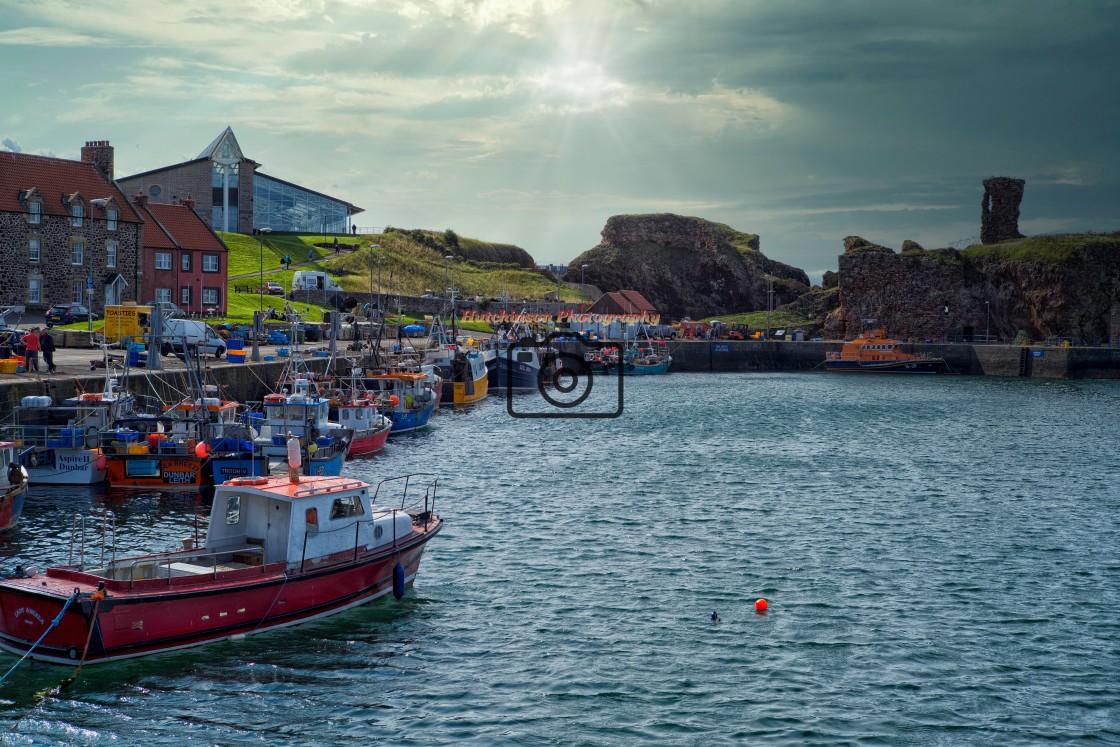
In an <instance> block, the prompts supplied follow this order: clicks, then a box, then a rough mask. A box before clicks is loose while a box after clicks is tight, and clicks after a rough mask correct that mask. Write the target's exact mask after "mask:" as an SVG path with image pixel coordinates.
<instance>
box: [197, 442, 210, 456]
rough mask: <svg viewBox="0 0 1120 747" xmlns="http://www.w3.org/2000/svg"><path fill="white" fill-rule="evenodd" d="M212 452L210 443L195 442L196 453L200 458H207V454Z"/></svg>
mask: <svg viewBox="0 0 1120 747" xmlns="http://www.w3.org/2000/svg"><path fill="white" fill-rule="evenodd" d="M209 453H210V444H208V443H206V442H205V441H199V442H198V443H197V444H195V447H194V455H195V456H196V457H198V458H199V459H205V458H206V455H207V454H209Z"/></svg>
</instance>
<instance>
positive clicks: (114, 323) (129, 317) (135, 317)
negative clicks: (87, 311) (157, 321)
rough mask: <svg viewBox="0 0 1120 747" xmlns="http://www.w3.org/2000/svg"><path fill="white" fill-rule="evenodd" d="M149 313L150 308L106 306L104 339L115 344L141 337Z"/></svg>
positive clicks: (146, 324) (150, 311)
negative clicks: (129, 338)
mask: <svg viewBox="0 0 1120 747" xmlns="http://www.w3.org/2000/svg"><path fill="white" fill-rule="evenodd" d="M151 313H152V307H151V306H106V307H105V339H106V340H108V341H110V342H117V341H118V340H122V339H124V338H128V337H139V336H141V335H143V334H144V332H145V331H146V329H145V328H146V327H147V326H148V318H149V315H150V314H151Z"/></svg>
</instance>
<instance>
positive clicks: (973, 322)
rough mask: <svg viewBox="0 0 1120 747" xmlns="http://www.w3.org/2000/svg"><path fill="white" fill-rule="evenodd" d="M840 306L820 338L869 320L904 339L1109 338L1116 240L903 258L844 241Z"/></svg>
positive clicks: (1042, 242)
mask: <svg viewBox="0 0 1120 747" xmlns="http://www.w3.org/2000/svg"><path fill="white" fill-rule="evenodd" d="M844 246H845V251H844V254H843V255H842V256H841V257H840V273H839V276H840V277H839V288H840V294H839V304H840V305H839V307H838V308H836V309H834V310H833V311H831V312H830V313H829V314H828V316H827V319H826V320H825V323H824V334H825V335H826V336H828V337H845V338H847V337H852V336H853V335H855V334H858V333H859V332H860V330H861V329H862V328H863V326H864V321H865V320H867V319H875V320H876V321H875V324H876V325H877V326H880V327H884V328H886V329H887V330H888V331H889V332H890V333H891V334H892V335H894V336H896V337H900V338H903V339H926V338H932V339H946V338H965V339H969V338H973V337H977V336H983V335H985V334H990V335H991V336H993V337H1000V338H1003V339H1011V338H1013V337H1014V336H1015V335H1016V333H1017V332H1018V331H1019V330H1025V331H1026V332H1027V334H1028V336H1029V337H1031V338H1032V339H1035V340H1038V339H1045V338H1048V337H1068V338H1075V339H1081V340H1085V341H1092V340H1099V339H1102V338H1105V337H1107V335H1108V330H1109V325H1110V322H1111V315H1112V312H1113V310H1114V309H1117V303H1118V302H1120V233H1110V234H1066V235H1057V236H1036V237H1032V238H1021V239H1014V240H1010V241H1003V242H1000V243H998V244H987V245H979V244H978V245H975V246H971V247H969V248H968V249H965V250H963V251H957V250H955V249H933V250H927V249H923V248H921V247H920V246H918V245H917V244H914V243H913V242H907V245H906V248H905V249H904V250H903V251H902V252H901V253H896V252H895V251H894V250H892V249H889V248H887V247H883V246H878V245H876V244H872V243H871V242H868V241H866V240H864V239H861V238H860V237H858V236H851V237H848V238H847V239H845V240H844Z"/></svg>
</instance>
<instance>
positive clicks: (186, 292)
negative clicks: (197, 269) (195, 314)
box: [179, 285, 191, 309]
mask: <svg viewBox="0 0 1120 747" xmlns="http://www.w3.org/2000/svg"><path fill="white" fill-rule="evenodd" d="M179 304H180V305H181V306H182V307H183V308H184V309H185V308H187V307H188V306H190V305H191V287H190V286H189V285H184V286H182V287H181V288H179Z"/></svg>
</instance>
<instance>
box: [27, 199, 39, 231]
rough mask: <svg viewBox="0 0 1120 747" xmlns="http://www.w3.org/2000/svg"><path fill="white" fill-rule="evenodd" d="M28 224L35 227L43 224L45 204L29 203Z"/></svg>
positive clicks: (34, 201) (37, 201) (33, 201)
mask: <svg viewBox="0 0 1120 747" xmlns="http://www.w3.org/2000/svg"><path fill="white" fill-rule="evenodd" d="M27 222H28V223H30V224H31V225H33V226H37V225H39V224H40V223H42V222H43V203H42V202H41V201H40V200H31V201H30V202H29V203H27Z"/></svg>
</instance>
